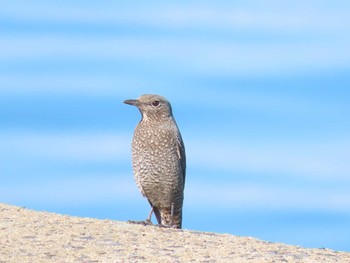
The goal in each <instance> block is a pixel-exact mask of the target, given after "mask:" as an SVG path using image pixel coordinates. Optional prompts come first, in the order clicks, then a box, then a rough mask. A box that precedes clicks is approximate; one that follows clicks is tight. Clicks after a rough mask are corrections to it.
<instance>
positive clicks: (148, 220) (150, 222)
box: [145, 206, 153, 225]
mask: <svg viewBox="0 0 350 263" xmlns="http://www.w3.org/2000/svg"><path fill="white" fill-rule="evenodd" d="M152 214H153V206H152V208H151V211H150V212H149V215H148V217H147V219H146V220H145V222H147V223H148V224H149V225H152V221H151V218H152Z"/></svg>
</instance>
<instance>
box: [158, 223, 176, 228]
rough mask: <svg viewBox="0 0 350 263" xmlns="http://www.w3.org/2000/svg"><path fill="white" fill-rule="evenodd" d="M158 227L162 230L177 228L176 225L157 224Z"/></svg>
mask: <svg viewBox="0 0 350 263" xmlns="http://www.w3.org/2000/svg"><path fill="white" fill-rule="evenodd" d="M158 226H159V227H162V228H173V229H177V228H179V227H178V226H177V225H164V224H158Z"/></svg>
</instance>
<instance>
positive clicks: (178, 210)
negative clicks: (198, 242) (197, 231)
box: [153, 204, 182, 229]
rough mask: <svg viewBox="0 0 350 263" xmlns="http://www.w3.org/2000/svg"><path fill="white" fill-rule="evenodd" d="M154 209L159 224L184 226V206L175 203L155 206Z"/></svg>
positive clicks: (175, 226)
mask: <svg viewBox="0 0 350 263" xmlns="http://www.w3.org/2000/svg"><path fill="white" fill-rule="evenodd" d="M153 211H154V214H155V216H156V219H157V222H158V224H160V225H163V226H169V227H174V228H179V229H180V228H181V227H182V207H175V206H174V205H173V204H172V205H171V207H162V208H158V207H155V206H154V207H153Z"/></svg>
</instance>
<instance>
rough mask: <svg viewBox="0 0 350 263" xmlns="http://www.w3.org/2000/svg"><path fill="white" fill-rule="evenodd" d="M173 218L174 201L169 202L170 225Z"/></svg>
mask: <svg viewBox="0 0 350 263" xmlns="http://www.w3.org/2000/svg"><path fill="white" fill-rule="evenodd" d="M173 218H174V203H171V210H170V225H171V226H172V225H173Z"/></svg>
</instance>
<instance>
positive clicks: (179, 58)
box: [0, 0, 350, 251]
mask: <svg viewBox="0 0 350 263" xmlns="http://www.w3.org/2000/svg"><path fill="white" fill-rule="evenodd" d="M349 11H350V2H349V1H345V0H344V1H337V0H335V1H319V0H317V1H316V0H311V1H300V0H296V1H282V2H278V1H258V0H255V1H249V0H248V1H202V0H201V1H193V0H191V1H176V2H164V1H123V2H122V1H92V0H91V1H78V0H76V1H66V0H64V1H62V0H60V1H55V0H53V1H39V0H33V1H30V2H29V1H23V0H22V1H21V0H11V1H1V2H0V138H1V143H0V182H1V183H0V202H3V203H7V204H13V205H18V206H25V207H27V208H31V209H36V210H45V211H51V212H57V213H63V214H69V215H73V216H84V217H93V218H101V219H112V220H120V221H126V220H128V219H133V220H142V219H145V218H146V216H147V214H148V212H149V205H148V202H147V200H146V199H144V198H142V196H141V194H140V193H139V191H138V189H137V187H136V184H135V183H134V180H133V176H132V170H131V150H130V144H131V139H132V135H133V131H134V128H135V126H136V124H137V123H138V122H139V120H140V114H139V112H138V111H137V109H136V108H132V107H130V106H127V105H124V104H123V103H122V101H123V100H124V99H130V98H137V97H139V95H141V94H145V93H157V94H161V95H163V96H165V97H166V98H167V99H169V100H170V102H171V103H172V106H173V111H174V115H175V117H176V120H177V122H178V125H179V127H180V129H181V132H182V135H183V138H184V141H185V145H186V150H187V161H188V163H187V166H188V170H187V182H186V189H185V204H184V223H183V227H184V228H186V229H192V230H201V231H214V232H219V233H230V234H234V235H241V236H252V237H256V238H259V239H263V240H266V241H274V242H283V243H287V244H294V245H301V246H306V247H317V248H319V247H327V248H332V249H337V250H345V251H350V242H349V236H350V191H349V190H350V161H349V156H350V124H349V115H350V103H349V99H350V48H349V47H350V16H349Z"/></svg>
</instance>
